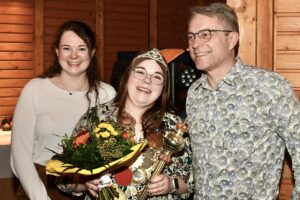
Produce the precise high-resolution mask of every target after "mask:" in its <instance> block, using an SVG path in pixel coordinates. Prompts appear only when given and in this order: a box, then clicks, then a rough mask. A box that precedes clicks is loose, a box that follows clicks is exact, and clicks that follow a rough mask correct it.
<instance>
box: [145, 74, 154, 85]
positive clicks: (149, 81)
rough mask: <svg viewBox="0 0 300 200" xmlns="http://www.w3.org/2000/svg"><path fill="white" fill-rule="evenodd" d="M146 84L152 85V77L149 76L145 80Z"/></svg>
mask: <svg viewBox="0 0 300 200" xmlns="http://www.w3.org/2000/svg"><path fill="white" fill-rule="evenodd" d="M143 82H144V83H147V84H150V83H152V82H151V75H149V74H147V75H146V77H145V78H144V80H143Z"/></svg>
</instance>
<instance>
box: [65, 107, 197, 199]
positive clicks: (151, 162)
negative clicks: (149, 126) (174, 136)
mask: <svg viewBox="0 0 300 200" xmlns="http://www.w3.org/2000/svg"><path fill="white" fill-rule="evenodd" d="M98 108H99V109H98V117H99V119H100V121H106V122H107V121H117V120H116V116H117V113H118V108H117V107H115V106H114V105H113V104H102V105H99V106H98ZM127 115H128V113H127ZM178 121H180V118H179V117H178V116H176V115H174V114H171V113H166V114H165V116H164V118H163V124H164V129H165V130H166V131H164V132H163V131H162V132H163V133H162V132H159V133H160V134H164V133H165V132H167V131H170V130H175V129H176V123H177V122H178ZM86 122H87V121H86V118H85V116H83V117H82V118H81V120H80V121H79V123H78V124H77V126H76V128H75V129H74V132H75V133H78V132H80V131H81V130H82V129H84V128H85V127H86V124H87V123H86ZM184 141H185V145H184V149H183V150H182V151H181V152H180V153H178V154H175V155H174V156H173V157H172V161H171V163H170V164H169V165H167V167H166V168H165V170H164V173H165V174H166V175H168V176H178V177H181V178H182V179H183V180H184V181H185V182H186V184H187V187H188V193H187V194H182V195H175V194H168V195H165V196H153V197H148V199H153V200H163V199H165V200H167V199H182V198H184V199H186V198H188V197H189V196H190V194H191V193H192V192H193V188H194V184H193V175H192V157H191V147H190V140H189V138H188V137H185V138H184ZM148 143H149V142H148ZM149 146H151V145H149ZM149 146H147V147H146V148H145V149H144V150H143V152H142V154H141V155H140V156H139V157H138V158H137V159H136V161H134V162H133V164H131V165H130V166H129V170H130V171H131V172H132V174H133V176H132V180H131V182H130V183H129V185H127V186H121V185H120V184H119V185H118V187H119V189H121V190H122V191H123V192H124V193H125V195H126V198H127V199H129V200H137V199H138V194H139V193H140V192H141V191H142V190H143V189H144V187H145V185H146V184H145V183H146V181H147V179H148V178H150V176H151V172H152V171H153V170H154V166H155V165H156V164H157V163H158V154H159V153H160V151H159V150H157V149H154V148H152V147H149ZM154 146H155V145H154ZM111 178H112V181H113V183H115V184H118V182H117V181H116V180H115V179H114V174H113V175H112V177H111ZM59 188H60V189H61V190H63V191H64V192H69V193H72V194H73V195H76V196H78V193H74V192H72V191H70V190H69V189H68V188H65V187H63V186H62V185H60V186H59ZM89 199H93V198H92V197H91V196H90V195H89V194H88V193H86V194H85V200H89Z"/></svg>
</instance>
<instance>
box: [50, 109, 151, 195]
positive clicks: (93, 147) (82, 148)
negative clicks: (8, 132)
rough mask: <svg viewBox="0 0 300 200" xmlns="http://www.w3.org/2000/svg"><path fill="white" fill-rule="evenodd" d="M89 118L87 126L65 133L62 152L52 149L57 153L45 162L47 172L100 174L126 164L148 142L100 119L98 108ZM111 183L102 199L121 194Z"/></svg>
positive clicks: (104, 191)
mask: <svg viewBox="0 0 300 200" xmlns="http://www.w3.org/2000/svg"><path fill="white" fill-rule="evenodd" d="M86 118H87V124H86V125H87V127H86V129H83V130H82V131H80V132H79V133H76V134H73V135H71V136H70V137H68V136H64V138H63V139H62V142H61V144H60V146H61V147H62V149H63V152H62V153H57V152H54V151H52V150H50V151H52V152H53V153H54V154H55V155H54V156H53V157H52V159H51V160H49V161H47V163H46V171H47V174H51V175H55V176H61V175H72V174H82V175H94V174H99V173H102V172H105V171H108V170H110V169H112V168H113V167H114V168H116V167H118V166H120V165H121V164H124V163H125V162H126V161H128V160H129V159H131V158H133V157H134V156H135V155H136V154H137V153H138V152H140V151H141V150H142V149H143V148H144V147H145V146H146V145H147V142H146V141H144V142H141V143H138V144H135V142H134V140H133V136H134V133H133V132H131V131H128V130H125V129H123V128H121V127H120V126H118V124H117V123H116V122H114V121H109V122H101V121H99V118H98V115H97V107H93V108H90V109H89V111H88V112H87V115H86ZM109 186H110V187H104V188H101V189H100V190H99V197H100V199H113V198H114V197H117V196H118V193H117V192H116V191H115V188H114V187H111V185H109Z"/></svg>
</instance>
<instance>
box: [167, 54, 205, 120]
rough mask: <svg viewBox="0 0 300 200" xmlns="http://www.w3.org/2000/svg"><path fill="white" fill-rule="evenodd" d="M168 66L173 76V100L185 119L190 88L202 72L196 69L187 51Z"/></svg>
mask: <svg viewBox="0 0 300 200" xmlns="http://www.w3.org/2000/svg"><path fill="white" fill-rule="evenodd" d="M168 65H169V70H170V74H171V87H172V95H171V100H172V102H173V103H174V105H175V107H176V108H177V109H178V111H179V113H181V114H182V115H183V117H184V116H185V102H186V95H187V91H188V88H189V87H190V86H191V84H192V83H194V82H195V81H196V80H197V79H198V78H200V77H201V74H202V72H201V71H199V70H197V69H196V67H195V64H194V62H193V61H192V59H191V57H190V54H189V52H187V51H185V52H184V53H182V54H181V55H180V56H178V57H177V58H176V59H174V60H173V61H172V62H170V63H169V64H168Z"/></svg>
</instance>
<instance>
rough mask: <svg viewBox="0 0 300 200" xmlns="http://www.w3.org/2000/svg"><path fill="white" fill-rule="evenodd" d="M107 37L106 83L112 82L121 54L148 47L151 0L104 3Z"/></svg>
mask: <svg viewBox="0 0 300 200" xmlns="http://www.w3.org/2000/svg"><path fill="white" fill-rule="evenodd" d="M116 5H118V6H116ZM104 38H105V41H104V42H105V47H104V51H105V53H104V54H105V58H104V69H105V77H104V81H105V82H108V83H109V82H110V79H111V74H112V70H113V67H114V64H115V62H116V61H117V52H118V51H141V50H145V49H148V47H149V40H148V38H149V0H139V1H136V0H127V1H123V0H110V1H104Z"/></svg>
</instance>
